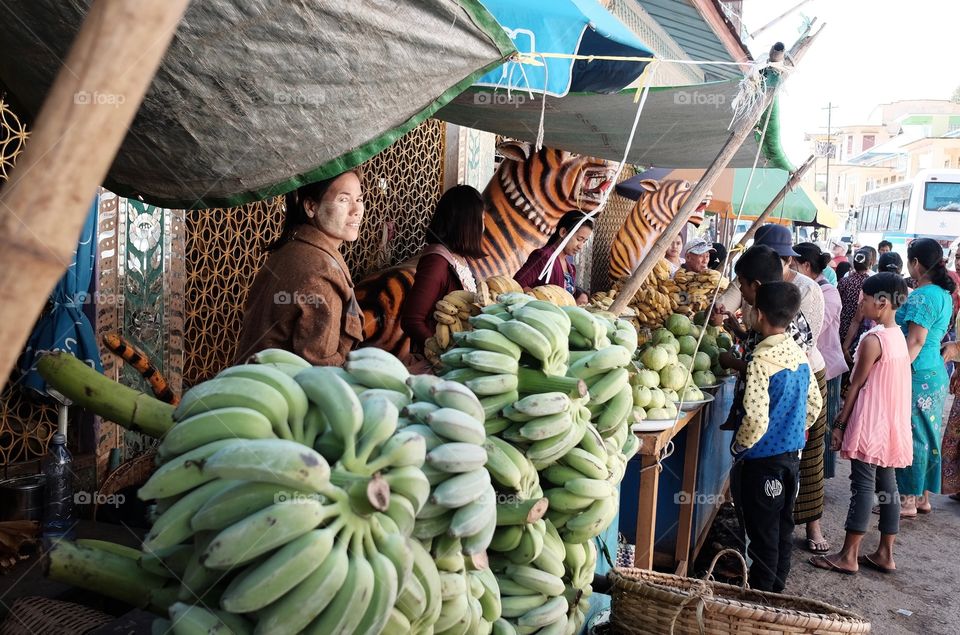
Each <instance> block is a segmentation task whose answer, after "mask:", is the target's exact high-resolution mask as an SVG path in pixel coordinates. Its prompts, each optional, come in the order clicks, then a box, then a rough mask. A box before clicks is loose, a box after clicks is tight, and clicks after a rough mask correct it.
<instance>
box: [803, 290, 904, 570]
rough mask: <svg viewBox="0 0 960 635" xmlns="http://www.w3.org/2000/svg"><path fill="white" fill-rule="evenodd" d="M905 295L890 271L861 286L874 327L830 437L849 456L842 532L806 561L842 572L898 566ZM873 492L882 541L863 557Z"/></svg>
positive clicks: (865, 337)
mask: <svg viewBox="0 0 960 635" xmlns="http://www.w3.org/2000/svg"><path fill="white" fill-rule="evenodd" d="M906 298H907V284H906V282H904V280H903V278H901V277H900V276H898V275H897V274H895V273H878V274H876V275H873V276H870V277H869V278H867V279H866V280H865V281H864V283H863V301H862V303H861V310H862V312H863V316H864V318H865V319H870V320H873V321H874V322H876V326H875V327H873V328H872V329H870V330H869V331H867V332H866V333H865V334H864V335H863V337H862V338H861V339H860V345H859V346H858V347H857V357H856V365H855V366H854V368H853V373H852V374H851V377H850V390H849V392H848V393H847V400H846V402H845V403H844V404H843V410H841V411H840V415H839V416H838V417H837V420H836V422H835V423H834V426H833V437H832V438H831V446H832V448H833V449H834V450H839V451H840V455H841V456H842V457H843V458H845V459H850V508H849V511H848V512H847V522H846V530H847V535H846V538H844V541H843V548H842V549H841V550H840V552H839V553H837V554H834V555H831V556H816V557H814V558H811V559H810V564H812V565H813V566H815V567H819V568H821V569H827V570H828V571H836V572H838V573H846V574H851V573H856V572H857V570H858V568H859V566H860V565H863V566H866V567H870V568H871V569H876V570H878V571H881V572H883V573H893V571H894V570H895V569H896V565H895V564H894V561H893V542H894V539H895V538H896V535H897V531H898V530H899V528H900V493H899V492H898V491H897V478H896V473H895V471H894V468H898V467H907V466H909V465H911V464H912V463H913V437H912V433H911V429H910V401H911V377H910V352H909V351H908V349H907V340H906V339H905V338H904V336H903V331H901V330H900V327H899V326H897V321H896V312H897V308H898V307H899V306H900V305H901V304H902V303H903V302H904V301H905V300H906ZM874 493H877V494H878V497H879V500H880V546H879V547H877V550H876V551H875V552H873V553H872V554H870V555H864V556H862V557H861V556H859V553H860V544H861V543H862V542H863V536H864V534H865V533H866V531H867V524H868V521H869V520H870V510H871V508H872V507H873V495H874Z"/></svg>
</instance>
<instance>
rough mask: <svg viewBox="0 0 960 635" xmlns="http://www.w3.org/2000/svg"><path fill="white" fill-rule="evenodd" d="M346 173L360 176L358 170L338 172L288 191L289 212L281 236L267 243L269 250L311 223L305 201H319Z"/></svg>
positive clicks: (286, 201) (284, 220)
mask: <svg viewBox="0 0 960 635" xmlns="http://www.w3.org/2000/svg"><path fill="white" fill-rule="evenodd" d="M344 174H354V175H356V177H357V178H358V179H359V178H360V173H359V172H358V171H357V170H347V171H346V172H344V173H343V174H338V175H336V176H333V177H330V178H329V179H324V180H322V181H316V182H315V183H307V184H306V185H301V186H300V187H298V188H297V189H295V190H293V191H292V192H287V195H286V196H285V197H284V201H285V204H286V208H287V213H286V215H285V216H284V217H283V231H281V232H280V237H279V238H277V239H276V240H275V241H273V242H272V243H270V244H269V245H267V251H274V250H275V249H277V248H278V247H280V246H281V245H283V244H285V243H287V242H289V241H290V239H292V238H293V235H294V234H295V233H296V231H297V228H298V227H300V225H306V224H307V223H309V222H310V219H309V218H308V217H307V211H306V210H305V209H304V207H303V203H304V201H314V202H315V203H319V202H320V200H321V199H322V198H323V195H324V194H326V192H327V190H329V189H330V186H331V185H333V182H334V181H336V180H337V179H339V178H340V177H341V176H343V175H344Z"/></svg>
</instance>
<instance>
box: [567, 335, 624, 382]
mask: <svg viewBox="0 0 960 635" xmlns="http://www.w3.org/2000/svg"><path fill="white" fill-rule="evenodd" d="M632 356H633V354H632V352H631V351H629V350H627V349H626V348H624V347H623V346H618V345H616V344H614V345H613V346H607V347H606V348H602V349H600V350H598V351H595V352H594V353H593V354H592V355H590V356H588V357H584V358H582V359H580V360H578V361H576V362H574V363H573V364H570V368H569V369H568V370H567V372H568V373H569V374H570V375H571V376H573V377H579V378H580V379H589V378H591V377H595V376H596V375H600V374H602V373H606V372H609V371H611V370H613V369H615V368H623V367H625V366H629V365H630V361H631V358H632Z"/></svg>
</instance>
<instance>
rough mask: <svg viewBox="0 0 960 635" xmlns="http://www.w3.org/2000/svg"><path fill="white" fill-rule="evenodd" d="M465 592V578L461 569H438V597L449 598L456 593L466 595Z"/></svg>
mask: <svg viewBox="0 0 960 635" xmlns="http://www.w3.org/2000/svg"><path fill="white" fill-rule="evenodd" d="M466 593H467V578H466V575H465V574H464V573H463V571H459V572H449V571H440V597H442V598H443V600H444V601H447V600H450V599H451V598H454V597H456V596H458V595H466Z"/></svg>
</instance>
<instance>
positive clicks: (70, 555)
mask: <svg viewBox="0 0 960 635" xmlns="http://www.w3.org/2000/svg"><path fill="white" fill-rule="evenodd" d="M81 364H82V362H81ZM84 366H85V364H84ZM46 567H47V577H49V578H51V579H53V580H58V581H60V582H64V583H66V584H71V585H73V586H75V587H79V588H81V589H87V590H89V591H95V592H97V593H101V594H103V595H106V596H108V597H111V598H113V599H115V600H120V601H121V602H126V603H127V604H130V605H133V606H136V607H137V608H146V609H149V610H151V611H153V612H155V613H157V614H158V615H166V614H167V606H166V605H163V606H159V605H153V604H151V603H150V595H151V592H155V590H156V589H160V588H162V587H163V586H164V585H166V584H168V583H170V584H175V585H177V586H179V583H177V582H175V581H171V580H168V579H165V578H161V577H159V576H156V575H153V574H151V573H148V572H147V571H145V570H144V569H142V568H140V566H139V565H138V564H137V561H136V560H133V559H131V558H128V557H126V556H123V555H120V554H118V553H115V552H112V551H107V550H106V549H94V548H90V547H81V546H78V545H76V544H74V543H72V542H69V541H65V540H60V541H58V542H56V543H55V544H54V545H53V547H51V548H50V551H48V552H47V560H46Z"/></svg>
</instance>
